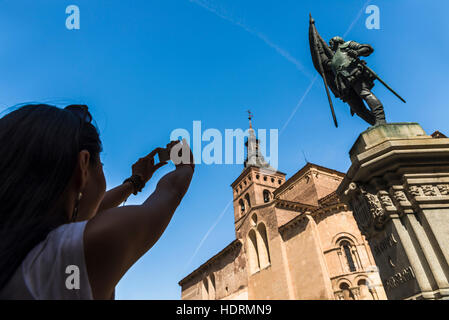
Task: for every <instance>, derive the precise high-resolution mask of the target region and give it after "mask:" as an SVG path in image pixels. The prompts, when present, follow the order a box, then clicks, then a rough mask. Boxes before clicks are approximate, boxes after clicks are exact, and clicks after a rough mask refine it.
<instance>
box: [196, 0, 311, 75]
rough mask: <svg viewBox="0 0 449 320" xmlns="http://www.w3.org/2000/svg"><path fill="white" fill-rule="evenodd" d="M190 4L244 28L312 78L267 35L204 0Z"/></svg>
mask: <svg viewBox="0 0 449 320" xmlns="http://www.w3.org/2000/svg"><path fill="white" fill-rule="evenodd" d="M189 1H190V2H192V3H194V4H196V5H198V6H200V7H202V8H204V9H206V10H208V11H209V12H212V13H213V14H215V15H216V16H218V17H220V18H222V19H224V20H226V21H229V22H231V23H232V24H234V25H236V26H239V27H241V28H243V29H244V30H245V31H246V32H248V33H250V34H252V35H254V36H256V37H258V38H259V39H260V40H262V41H263V42H264V43H265V44H267V45H268V46H269V47H271V48H273V49H274V50H276V52H277V53H279V54H280V55H281V56H282V57H284V58H285V59H287V60H288V61H289V62H291V63H293V64H294V65H295V66H296V69H298V70H299V71H301V72H302V73H303V74H304V75H306V76H307V77H309V78H311V77H312V75H311V74H310V73H309V72H307V71H306V69H305V67H304V65H303V64H302V63H301V62H299V61H298V60H296V59H295V58H294V57H293V56H292V55H291V54H290V53H289V52H288V51H286V50H284V49H282V48H281V47H279V46H278V45H277V44H275V43H273V42H272V41H271V40H270V39H268V38H267V36H266V35H264V34H263V33H261V32H258V31H256V30H254V29H251V28H250V27H248V26H247V25H245V24H244V23H242V22H240V21H237V20H235V19H233V18H231V17H230V16H229V15H225V14H224V13H222V12H220V11H219V10H217V9H216V8H214V7H212V6H211V4H210V3H208V2H206V1H202V0H189Z"/></svg>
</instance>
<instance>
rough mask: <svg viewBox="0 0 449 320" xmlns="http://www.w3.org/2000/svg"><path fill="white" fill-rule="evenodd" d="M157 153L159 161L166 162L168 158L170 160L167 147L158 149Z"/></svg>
mask: <svg viewBox="0 0 449 320" xmlns="http://www.w3.org/2000/svg"><path fill="white" fill-rule="evenodd" d="M157 155H158V158H159V162H167V161H168V160H170V154H169V152H168V150H167V148H163V149H161V150H159V151H158V153H157Z"/></svg>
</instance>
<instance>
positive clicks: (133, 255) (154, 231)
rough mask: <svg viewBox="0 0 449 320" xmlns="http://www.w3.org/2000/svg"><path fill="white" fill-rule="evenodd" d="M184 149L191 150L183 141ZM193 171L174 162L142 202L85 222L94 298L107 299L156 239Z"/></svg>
mask: <svg viewBox="0 0 449 320" xmlns="http://www.w3.org/2000/svg"><path fill="white" fill-rule="evenodd" d="M184 147H187V148H184ZM184 150H186V151H188V152H189V153H191V151H190V148H188V146H187V144H186V143H185V141H184V146H183V151H184ZM193 171H194V165H193V164H190V165H189V164H180V165H177V166H176V170H174V171H172V172H170V173H168V174H167V175H165V176H164V177H162V178H161V180H160V181H159V183H158V184H157V187H156V190H155V191H154V192H153V194H151V196H150V197H149V198H148V199H147V200H146V201H145V202H144V203H143V204H142V205H132V206H123V207H118V208H112V209H109V210H105V211H103V212H101V213H98V214H97V215H96V216H95V217H94V218H92V219H91V220H89V221H88V222H87V225H86V229H85V231H84V252H85V260H86V266H87V272H88V276H89V282H90V285H91V288H92V294H93V297H94V299H109V298H110V297H111V294H112V292H113V290H114V288H115V286H116V285H117V283H118V282H119V281H120V279H121V278H122V276H123V275H124V274H125V273H126V271H127V270H128V269H129V268H130V267H131V266H132V265H133V264H134V263H135V262H136V261H137V260H138V259H139V258H140V257H141V256H142V255H143V254H145V253H146V252H147V251H148V250H149V249H150V248H151V247H152V246H153V245H154V244H155V243H156V241H157V240H158V239H159V238H160V236H161V235H162V233H163V232H164V230H165V228H166V227H167V225H168V223H169V222H170V220H171V218H172V216H173V214H174V212H175V210H176V208H177V207H178V205H179V204H180V202H181V200H182V198H183V197H184V195H185V193H186V191H187V189H188V187H189V184H190V181H191V179H192V175H193Z"/></svg>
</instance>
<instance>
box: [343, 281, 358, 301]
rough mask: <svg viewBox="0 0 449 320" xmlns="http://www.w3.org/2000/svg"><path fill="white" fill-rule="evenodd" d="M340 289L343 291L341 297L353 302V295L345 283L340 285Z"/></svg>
mask: <svg viewBox="0 0 449 320" xmlns="http://www.w3.org/2000/svg"><path fill="white" fill-rule="evenodd" d="M340 289H341V290H342V291H343V297H344V299H345V300H355V298H354V295H353V294H352V292H351V290H350V289H349V285H348V284H347V283H342V284H341V285H340Z"/></svg>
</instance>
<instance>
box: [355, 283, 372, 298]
mask: <svg viewBox="0 0 449 320" xmlns="http://www.w3.org/2000/svg"><path fill="white" fill-rule="evenodd" d="M357 285H358V286H359V288H360V298H361V299H362V300H374V296H373V294H372V292H371V291H370V288H369V283H368V281H367V280H365V279H362V280H359V282H358V283H357Z"/></svg>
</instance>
